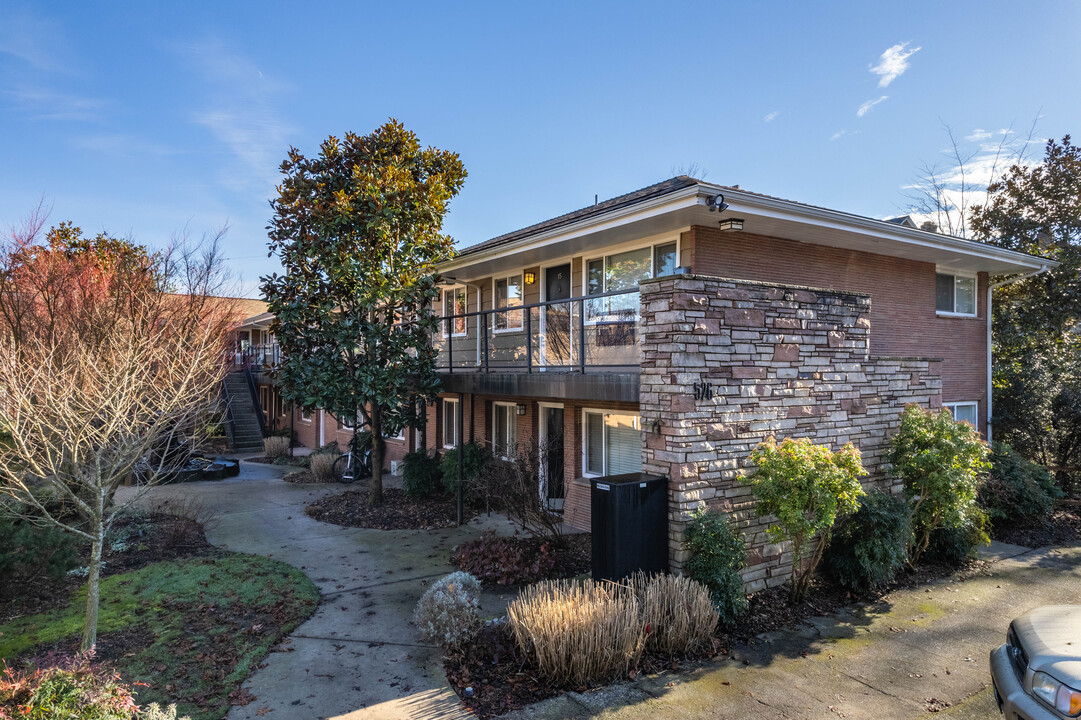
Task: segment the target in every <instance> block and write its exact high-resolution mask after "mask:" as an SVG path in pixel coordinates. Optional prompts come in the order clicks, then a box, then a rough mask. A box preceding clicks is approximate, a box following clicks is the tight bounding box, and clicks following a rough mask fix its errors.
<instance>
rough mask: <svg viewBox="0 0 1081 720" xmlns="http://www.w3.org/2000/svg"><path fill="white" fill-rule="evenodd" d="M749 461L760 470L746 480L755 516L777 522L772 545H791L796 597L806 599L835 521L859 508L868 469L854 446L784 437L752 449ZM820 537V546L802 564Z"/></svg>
mask: <svg viewBox="0 0 1081 720" xmlns="http://www.w3.org/2000/svg"><path fill="white" fill-rule="evenodd" d="M751 460H752V461H754V464H755V465H757V466H758V470H757V472H755V474H754V475H752V476H751V477H749V478H747V480H746V482H747V483H748V484H750V486H751V492H753V493H754V496H755V499H757V500H758V504H757V506H756V508H755V512H756V513H757V514H758V515H759V516H760V517H761V516H763V515H774V516H775V517H776V518H777V521H776V522H774V523H772V524H771V525H770V526H769V527H768V528H766V532H767V533H769V536H770V538H771V539H772V540H773V541H774V542H779V541H781V540H788V541H790V542H791V543H792V599H793V600H795V601H797V602H798V601H800V600H803V598H804V597H805V596H806V595H807V588H808V587H809V586H810V583H811V577H812V576H813V575H814V571H815V568H817V567H818V563H819V561H820V560H821V559H822V553H823V551H824V550H825V549H826V546H827V545H828V544H829V539H830V532H831V530H832V529H833V524H834V522H836V520H837V518H838V517H840V516H843V515H847V514H849V513H852V512H855V511H856V509H857V508H858V507H859V499H860V496H861V495H863V488H862V487H860V481H859V478H860V477H861V476H863V475H866V474H867V471H866V470H864V468H863V464H862V463H861V462H860V451H859V450H857V449H856V447H855V446H854V445H853V444H852V443H848V444H846V445H845V446H844V447H843V448H841V449H840V450H838V451H837V452H833V451H832V450H830V449H829V447H827V446H825V445H815V444H814V443H812V442H811V441H810V440H809V439H807V438H800V439H793V438H785V439H784V440H783V441H781V442H780V443H779V444H778V443H777V441H776V440H774V439H773V438H769V439H768V440H766V441H765V442H763V443H762V444H760V445H759V446H758V447H756V448H755V449H754V450H753V451H751ZM816 534H817V535H819V536H820V542H819V544H818V547H817V548H815V551H814V553H812V555H811V557H810V558H808V559H807V561H806V562H804V559H803V556H804V553H805V551H806V549H807V546H808V545H809V544H810V542H811V539H812V538H813V537H814V536H815V535H816Z"/></svg>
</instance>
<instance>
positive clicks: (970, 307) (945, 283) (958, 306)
mask: <svg viewBox="0 0 1081 720" xmlns="http://www.w3.org/2000/svg"><path fill="white" fill-rule="evenodd" d="M935 310H937V311H938V312H940V313H949V314H951V315H975V314H976V278H974V277H969V276H966V275H949V274H946V273H938V274H936V275H935Z"/></svg>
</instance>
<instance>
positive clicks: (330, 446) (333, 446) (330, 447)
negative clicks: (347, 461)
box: [308, 440, 342, 458]
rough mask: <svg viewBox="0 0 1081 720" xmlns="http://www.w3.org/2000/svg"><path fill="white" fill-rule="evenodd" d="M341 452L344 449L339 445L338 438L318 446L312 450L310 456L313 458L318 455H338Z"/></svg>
mask: <svg viewBox="0 0 1081 720" xmlns="http://www.w3.org/2000/svg"><path fill="white" fill-rule="evenodd" d="M341 454H342V449H341V448H340V447H339V446H338V441H337V440H331V441H330V442H328V443H327V444H326V445H323V446H321V447H317V448H315V449H314V450H312V451H311V454H310V455H308V457H309V458H311V457H315V456H317V455H331V456H333V457H338V456H339V455H341Z"/></svg>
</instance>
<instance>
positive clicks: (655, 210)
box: [245, 176, 1053, 589]
mask: <svg viewBox="0 0 1081 720" xmlns="http://www.w3.org/2000/svg"><path fill="white" fill-rule="evenodd" d="M1051 265H1053V263H1051V262H1049V261H1047V260H1045V259H1043V258H1039V257H1034V256H1030V255H1025V254H1022V253H1017V252H1012V251H1008V250H1004V249H1001V248H997V247H993V246H988V245H984V244H981V243H976V242H972V241H968V240H963V239H960V238H955V237H950V236H946V235H941V234H937V233H933V232H926V231H923V230H919V229H917V228H915V227H913V226H912V225H911V223H909V222H905V221H904V220H903V219H898V220H897V221H881V220H874V219H870V218H865V217H860V216H856V215H851V214H847V213H843V212H838V211H834V210H828V209H825V208H819V207H814V206H809V205H805V204H800V203H795V202H791V201H787V200H782V199H779V198H774V197H770V196H766V195H760V194H757V193H752V192H747V191H745V190H741V189H739V188H735V187H725V186H720V185H714V184H710V183H705V182H701V181H698V180H695V179H693V178H690V177H686V176H680V177H676V178H672V179H670V180H667V181H665V182H662V183H658V184H656V185H652V186H650V187H646V188H643V189H641V190H638V191H636V192H633V193H630V194H627V195H623V196H620V197H617V198H613V199H611V200H607V201H605V202H601V203H597V204H595V205H593V206H590V207H587V208H584V209H581V210H577V211H575V212H572V213H568V214H566V215H562V216H560V217H557V218H553V219H551V220H548V221H545V222H542V223H539V224H536V225H532V226H530V227H527V228H524V229H522V230H518V231H515V232H512V233H508V234H506V235H502V236H500V237H496V238H493V239H491V240H488V241H486V242H482V243H480V244H477V245H473V246H470V247H467V248H465V249H463V250H462V251H460V252H459V253H458V255H457V257H455V259H454V260H452V261H450V262H448V263H446V264H445V265H444V266H443V267H441V268H440V272H441V275H442V279H443V289H442V295H441V298H440V302H439V303H437V307H436V312H438V313H439V314H440V315H441V316H442V317H443V318H444V320H443V322H442V324H441V328H440V331H439V332H438V333H436V335H435V336H434V337H433V343H434V344H435V346H436V348H437V350H438V362H439V365H440V370H441V371H442V372H443V373H444V375H443V378H444V383H443V385H444V387H443V390H444V392H443V393H442V394H441V395H440V398H439V400H438V401H437V402H436V403H434V404H433V405H431V406H429V408H428V413H427V424H426V426H425V427H424V428H419V429H416V430H415V431H407V432H406V433H403V435H402V436H401V437H399V438H393V439H390V440H389V441H388V455H389V458H390V459H391V460H392V461H396V460H398V459H400V458H401V457H402V456H403V455H404V454H405V453H406V452H408V451H409V450H411V449H413V448H415V447H418V446H419V445H420V443H421V442H422V441H424V442H425V445H426V446H427V447H429V448H436V449H440V448H444V447H453V446H454V445H455V444H456V443H457V442H458V440H459V439H462V440H464V441H466V442H471V441H472V442H481V443H485V444H487V445H488V446H489V447H491V448H492V449H493V451H494V452H495V454H496V455H502V456H510V455H511V454H513V453H514V448H516V447H522V446H523V445H531V446H538V445H539V446H543V447H545V448H546V449H547V452H546V453H545V459H544V460H542V462H543V463H544V464H545V465H546V467H544V468H542V477H543V478H544V480H543V481H542V487H541V488H539V489H538V491H539V492H542V493H544V495H545V496H547V497H549V498H550V499H551V501H552V506H553V507H560V506H562V507H563V510H564V517H565V520H566V521H567V522H568V523H569V524H571V525H574V526H578V527H581V528H583V529H588V527H589V522H590V512H589V479H590V478H593V477H598V476H605V475H615V474H620V473H626V472H637V471H645V472H649V473H653V474H659V475H663V476H666V477H667V478H668V479H669V489H670V495H669V497H670V522H669V526H670V532H671V542H670V564H671V566H672V567H673V569H678V568H679V566H680V563H681V562H682V560H683V554H682V546H681V537H682V531H683V526H684V525H683V524H684V522H685V520H686V518H687V515H688V514H689V513H690V512H691V511H692V510H693V509H694V508H695V507H696V506H697V505H698V504H699V503H700V502H703V501H704V502H706V503H708V504H710V505H711V506H714V507H717V508H720V509H723V510H725V511H727V512H728V513H730V515H731V517H733V518H735V519H736V520H737V521H738V522H739V523H740V526H741V528H742V530H743V532H744V536H745V538H746V541H747V545H748V550H749V554H750V557H749V567H748V569H747V572H746V573H745V580H746V581H747V583H748V586H749V587H750V588H751V589H756V588H760V587H765V586H768V585H774V584H777V583H779V582H781V581H783V579H784V578H785V577H786V575H787V571H788V567H789V565H790V558H789V557H788V556H787V555H786V553H785V552H784V548H783V547H779V546H774V545H771V544H770V543H769V541H768V539H767V538H766V536H765V532H764V525H763V524H762V523H761V522H760V521H759V520H757V519H755V518H754V517H753V513H752V512H750V510H751V503H752V500H751V496H750V493H749V492H748V491H747V488H746V486H745V485H743V484H742V483H739V482H738V480H737V478H738V477H739V476H740V475H741V474H743V473H745V472H746V471H747V469H746V463H747V455H748V454H749V452H750V450H751V449H752V448H753V447H754V446H755V445H756V444H757V443H758V442H760V441H761V440H763V439H764V438H766V437H768V436H769V435H776V436H778V437H782V436H795V437H811V438H812V439H814V440H816V441H817V442H823V443H829V444H831V445H833V446H835V447H836V446H838V445H840V444H843V443H844V442H848V441H852V442H854V443H855V444H856V446H857V447H859V448H860V450H861V452H862V453H863V456H864V464H865V466H866V467H867V468H868V469H869V470H870V471H871V477H870V478H869V479H868V482H877V483H886V482H889V481H888V479H887V478H886V476H885V474H884V472H883V470H882V468H881V464H882V460H881V457H882V451H883V449H884V447H885V444H886V443H887V442H888V439H889V437H890V435H892V432H893V430H894V429H895V428H896V425H897V420H898V415H899V413H900V411H901V409H902V408H903V406H904V405H905V404H907V403H909V402H917V403H920V404H922V405H924V406H927V407H932V408H937V407H941V406H946V407H949V408H950V409H951V410H952V411H953V413H954V415H955V416H956V417H958V418H960V419H965V420H968V421H969V422H971V423H973V424H974V425H975V426H976V427H977V428H978V429H979V430H980V432H982V433H984V435H985V436H987V435H989V429H988V419H989V418H990V417H991V407H990V393H989V383H990V377H989V367H990V356H989V351H990V348H989V337H990V324H989V323H990V320H989V312H988V310H989V308H988V305H989V302H990V297H991V293H990V288H989V277H991V276H1018V275H1022V274H1027V273H1034V272H1040V271H1042V270H1043V269H1046V268H1047V267H1049V266H1051ZM271 319H272V318H271V317H270V316H268V315H262V316H257V317H254V318H251V319H249V321H248V323H247V324H246V326H245V330H247V331H248V332H249V333H251V335H249V338H251V337H255V334H257V333H258V336H259V337H260V339H261V340H263V342H264V344H262V345H260V344H258V343H255V342H254V341H253V340H250V339H249V342H251V345H252V347H253V348H257V347H258V348H261V349H259V350H258V352H259V353H262V355H261V357H264V358H266V359H268V360H269V359H271V358H272V357H273V353H274V352H275V351H274V349H273V346H272V345H266V344H265V343H266V341H268V340H272V338H270V336H269V323H270V320H271ZM260 393H261V401H262V404H263V407H264V408H266V409H268V410H269V411H270V412H268V415H269V416H270V417H271V418H274V419H276V420H277V422H279V423H292V425H293V427H294V428H295V431H296V435H297V437H298V439H299V440H300V442H302V443H304V444H305V445H308V446H317V445H321V444H324V443H326V442H329V441H330V440H333V439H337V440H339V442H340V443H342V444H344V442H346V441H347V440H348V437H349V434H350V433H349V431H348V430H347V429H342V428H339V427H338V425H337V423H336V422H335V421H334V419H333V418H331V417H330V416H329V415H327V414H325V413H322V412H315V413H313V414H312V415H311V416H302V415H300V414H299V413H296V414H295V415H294V416H292V417H290V416H289V415H288V412H289V411H288V408H284V407H282V406H281V404H280V402H277V401H275V399H274V396H275V392H274V390H273V387H272V385H270V384H269V383H263V384H262V385H261V388H260ZM459 403H462V404H463V405H462V410H463V416H464V422H463V423H462V425H463V426H461V427H459V424H458V421H457V416H458V414H457V409H458V404H459ZM564 498H565V500H564Z"/></svg>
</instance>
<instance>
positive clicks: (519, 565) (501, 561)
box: [450, 535, 556, 585]
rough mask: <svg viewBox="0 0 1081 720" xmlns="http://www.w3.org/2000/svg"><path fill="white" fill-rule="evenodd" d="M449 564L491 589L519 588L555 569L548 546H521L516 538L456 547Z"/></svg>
mask: <svg viewBox="0 0 1081 720" xmlns="http://www.w3.org/2000/svg"><path fill="white" fill-rule="evenodd" d="M450 562H451V564H452V565H455V566H457V567H459V568H461V569H462V570H464V571H466V572H468V573H471V574H473V575H475V576H476V577H477V578H478V579H479V580H480V581H481V582H484V583H489V584H492V585H519V584H522V583H532V582H537V581H538V580H543V579H544V578H546V577H548V575H549V573H551V572H552V570H554V569H555V567H556V553H555V551H554V550H553V548H552V545H551V543H547V542H542V543H540V544H539V545H536V546H532V545H525V544H523V543H522V541H521V540H519V539H518V538H513V537H499V536H497V535H486V536H485V537H482V538H480V539H479V540H471V541H469V542H465V543H462V544H461V545H459V546H458V547H457V548H456V549H455V551H454V554H453V555H451V558H450Z"/></svg>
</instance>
